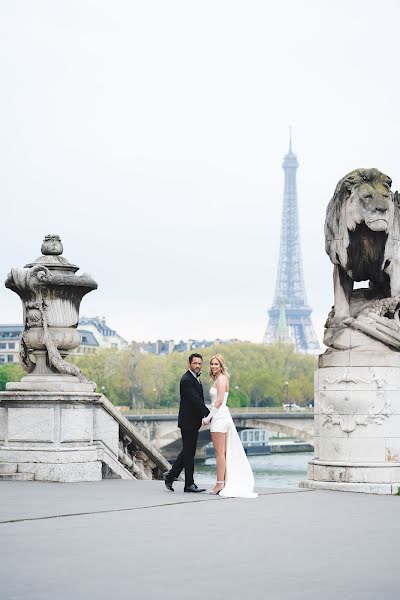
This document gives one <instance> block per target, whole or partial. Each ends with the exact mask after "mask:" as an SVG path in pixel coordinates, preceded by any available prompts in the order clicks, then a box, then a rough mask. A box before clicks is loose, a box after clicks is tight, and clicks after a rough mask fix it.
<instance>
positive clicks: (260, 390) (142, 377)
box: [73, 343, 316, 408]
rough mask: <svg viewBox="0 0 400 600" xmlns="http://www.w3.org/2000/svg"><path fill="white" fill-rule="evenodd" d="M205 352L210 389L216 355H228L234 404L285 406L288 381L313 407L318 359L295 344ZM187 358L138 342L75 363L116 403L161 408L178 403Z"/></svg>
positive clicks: (297, 398) (296, 397)
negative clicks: (148, 349) (141, 347)
mask: <svg viewBox="0 0 400 600" xmlns="http://www.w3.org/2000/svg"><path fill="white" fill-rule="evenodd" d="M200 353H201V354H202V355H203V357H204V367H203V373H202V381H203V387H204V390H205V391H207V390H208V389H209V387H210V386H211V381H210V379H209V376H208V364H209V360H210V358H211V356H212V355H213V354H216V353H221V354H222V355H223V356H224V357H225V359H226V361H227V364H228V367H229V370H230V373H231V379H230V397H229V405H230V406H231V407H246V406H280V405H281V404H282V402H285V400H286V394H285V381H287V382H288V389H287V400H288V401H289V402H295V403H296V404H299V405H308V404H309V403H310V402H312V400H313V373H314V370H315V368H316V358H315V357H314V356H310V355H307V354H299V353H296V352H295V351H294V349H293V347H292V346H290V345H287V344H276V345H272V346H266V345H261V344H250V343H240V344H229V345H228V344H227V345H220V346H212V347H211V348H206V349H202V350H200ZM187 359H188V354H181V353H172V354H169V355H166V356H156V355H153V354H147V355H143V354H140V352H139V351H138V348H137V346H135V345H132V348H131V350H130V351H118V350H100V351H98V352H96V353H94V354H90V355H87V356H81V357H74V359H73V361H74V362H75V363H76V364H77V365H78V366H79V367H80V368H81V369H82V371H83V372H84V374H85V375H86V376H87V377H89V379H92V380H93V381H96V383H97V391H104V393H105V395H106V396H107V397H108V398H109V399H110V400H111V401H112V402H114V403H115V404H125V405H130V404H131V402H132V398H133V397H134V398H135V404H136V406H144V407H146V408H156V407H176V406H178V404H179V380H180V378H181V376H182V374H183V373H184V372H185V370H186V369H187V367H188V365H187ZM103 388H104V389H103ZM206 395H207V394H206Z"/></svg>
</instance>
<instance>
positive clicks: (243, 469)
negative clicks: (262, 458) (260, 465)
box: [210, 386, 258, 498]
mask: <svg viewBox="0 0 400 600" xmlns="http://www.w3.org/2000/svg"><path fill="white" fill-rule="evenodd" d="M210 396H211V406H214V404H215V401H216V400H217V389H216V388H215V387H214V386H213V387H212V388H211V390H210ZM227 400H228V392H225V396H224V400H223V403H222V404H221V406H220V407H219V409H218V410H217V412H216V414H215V415H214V416H213V418H212V420H211V423H210V431H211V432H220V433H226V434H227V435H226V471H225V487H224V489H223V490H221V492H220V493H219V495H220V496H224V497H225V498H257V495H258V494H256V493H255V492H254V491H253V490H254V475H253V471H252V470H251V466H250V463H249V461H248V459H247V456H246V453H245V451H244V449H243V446H242V442H241V441H240V437H239V435H238V432H237V430H236V427H235V424H234V422H233V419H232V416H231V413H230V410H229V408H228V406H227Z"/></svg>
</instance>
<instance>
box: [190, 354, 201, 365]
mask: <svg viewBox="0 0 400 600" xmlns="http://www.w3.org/2000/svg"><path fill="white" fill-rule="evenodd" d="M194 358H200V359H201V360H203V357H202V355H201V354H199V353H198V352H193V354H191V355H190V356H189V365H191V364H192V361H193V359H194Z"/></svg>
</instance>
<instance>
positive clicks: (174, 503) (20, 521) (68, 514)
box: [0, 490, 315, 525]
mask: <svg viewBox="0 0 400 600" xmlns="http://www.w3.org/2000/svg"><path fill="white" fill-rule="evenodd" d="M304 491H307V492H314V491H315V490H304ZM304 491H303V490H298V491H297V490H296V491H291V490H287V491H282V492H270V493H267V494H259V497H260V498H261V497H264V496H277V495H280V494H303V493H304ZM238 499H239V498H223V497H220V498H219V500H238ZM209 501H210V499H209V498H204V500H200V499H199V500H182V501H181V502H179V501H177V502H166V503H163V504H150V505H149V506H131V507H129V508H110V509H107V510H94V511H88V512H76V513H64V514H61V515H46V516H43V517H23V518H21V519H7V520H6V521H0V525H7V524H10V523H24V522H29V521H48V520H50V519H65V518H67V517H83V516H85V515H87V516H90V515H104V514H107V513H116V512H129V511H134V510H147V509H150V508H163V507H164V506H179V505H180V504H197V503H200V502H209Z"/></svg>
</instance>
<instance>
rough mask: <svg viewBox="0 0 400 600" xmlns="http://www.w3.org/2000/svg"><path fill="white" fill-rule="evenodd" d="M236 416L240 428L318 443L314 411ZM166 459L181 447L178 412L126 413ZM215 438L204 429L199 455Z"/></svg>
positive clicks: (253, 411)
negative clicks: (265, 431) (266, 431)
mask: <svg viewBox="0 0 400 600" xmlns="http://www.w3.org/2000/svg"><path fill="white" fill-rule="evenodd" d="M231 413H232V418H233V421H234V423H235V425H236V428H237V429H238V431H240V430H242V429H268V431H271V432H274V433H282V434H284V435H286V436H289V437H292V438H295V439H300V440H303V441H305V442H307V443H309V444H314V411H313V410H306V411H304V412H297V411H296V412H295V411H271V409H262V408H251V409H232V410H231ZM126 417H127V419H128V420H129V421H131V422H132V423H134V424H135V425H136V427H138V428H139V429H140V431H141V433H142V435H144V436H145V437H146V438H147V439H148V440H149V441H151V442H152V443H153V444H154V445H155V446H156V448H157V449H158V450H159V451H160V452H162V453H163V455H164V456H165V457H166V458H171V457H174V456H175V455H176V453H177V450H178V448H179V447H180V440H181V434H180V430H179V429H178V427H177V420H178V413H177V411H176V410H174V411H166V410H161V409H153V410H147V411H137V413H134V414H129V415H126ZM210 440H211V438H210V431H209V430H208V429H204V430H200V432H199V441H198V455H199V456H201V454H202V452H201V450H202V448H204V446H205V445H206V444H208V442H209V441H210Z"/></svg>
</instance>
